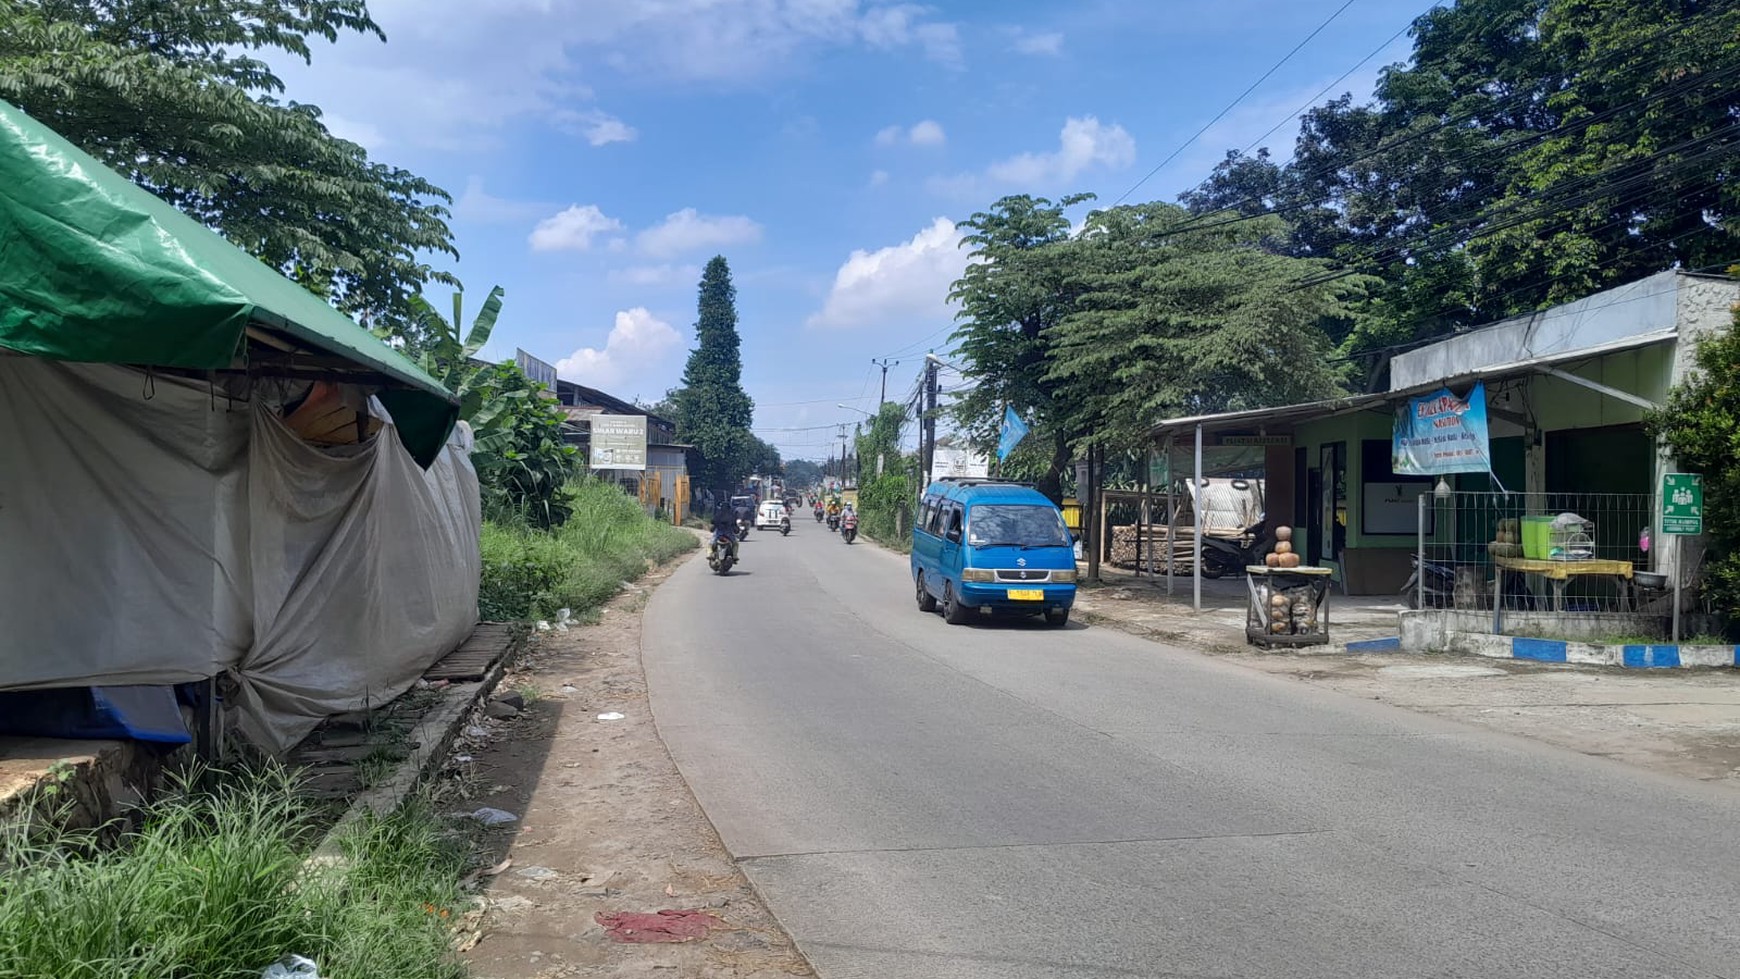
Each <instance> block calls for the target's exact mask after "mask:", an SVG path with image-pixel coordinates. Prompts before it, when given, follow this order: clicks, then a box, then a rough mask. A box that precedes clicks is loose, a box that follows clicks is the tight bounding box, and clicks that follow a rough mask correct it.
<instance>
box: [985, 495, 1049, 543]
mask: <svg viewBox="0 0 1740 979" xmlns="http://www.w3.org/2000/svg"><path fill="white" fill-rule="evenodd" d="M967 543H969V544H971V545H973V546H974V547H1067V546H1068V545H1069V543H1070V540H1069V529H1068V528H1066V527H1065V526H1064V525H1063V516H1062V515H1061V514H1059V513H1058V512H1057V509H1056V508H1055V507H1048V506H1033V505H1022V504H1010V503H982V504H980V505H978V506H975V507H973V508H972V510H971V511H970V512H969V513H968V514H967Z"/></svg>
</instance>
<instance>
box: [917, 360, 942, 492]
mask: <svg viewBox="0 0 1740 979" xmlns="http://www.w3.org/2000/svg"><path fill="white" fill-rule="evenodd" d="M941 363H942V362H941V361H939V360H937V359H936V355H935V354H925V355H924V416H923V423H924V427H923V429H922V431H923V433H924V434H923V436H922V437H921V439H920V442H919V446H920V448H921V449H922V452H921V454H920V459H921V460H922V462H923V464H924V471H923V472H921V473H920V474H919V482H920V483H921V484H928V482H929V480H930V472H931V467H932V466H933V464H934V463H935V461H936V375H937V367H938V366H939V365H940V364H941ZM920 488H921V489H922V488H923V486H922V485H921V487H920Z"/></svg>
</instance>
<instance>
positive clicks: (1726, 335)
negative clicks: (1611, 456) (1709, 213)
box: [1647, 313, 1740, 626]
mask: <svg viewBox="0 0 1740 979" xmlns="http://www.w3.org/2000/svg"><path fill="white" fill-rule="evenodd" d="M1697 364H1698V369H1697V371H1696V372H1694V373H1693V374H1692V375H1691V376H1689V377H1687V378H1686V379H1685V380H1684V381H1681V382H1680V383H1679V384H1678V385H1676V386H1675V387H1674V389H1673V390H1672V391H1671V392H1669V394H1668V400H1667V404H1666V405H1664V406H1663V407H1662V409H1661V410H1660V411H1657V412H1654V413H1652V414H1651V415H1650V417H1649V419H1648V422H1647V424H1648V426H1649V428H1650V430H1651V432H1652V433H1653V434H1654V435H1655V436H1656V437H1658V438H1660V439H1661V440H1662V441H1663V443H1665V444H1666V446H1667V448H1668V451H1669V452H1670V453H1671V454H1672V455H1673V457H1674V461H1675V463H1676V464H1677V465H1678V467H1679V468H1680V469H1682V470H1684V471H1685V472H1695V473H1702V474H1703V476H1704V515H1705V523H1704V530H1705V533H1707V534H1708V535H1709V541H1710V554H1709V557H1708V558H1707V559H1706V560H1705V563H1704V577H1703V593H1704V596H1705V597H1706V598H1708V599H1709V600H1710V601H1711V603H1712V605H1713V606H1714V608H1715V609H1716V610H1717V611H1718V612H1720V613H1721V614H1722V615H1724V616H1726V617H1727V618H1728V621H1729V623H1730V625H1731V626H1732V624H1733V623H1740V313H1737V314H1736V316H1735V318H1734V323H1733V326H1732V328H1731V329H1729V330H1726V331H1724V332H1721V333H1716V334H1712V335H1710V336H1707V337H1706V338H1705V339H1704V340H1702V341H1701V342H1700V343H1699V344H1698V353H1697Z"/></svg>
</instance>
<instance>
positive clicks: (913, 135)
mask: <svg viewBox="0 0 1740 979" xmlns="http://www.w3.org/2000/svg"><path fill="white" fill-rule="evenodd" d="M906 138H907V139H910V140H912V145H914V146H941V145H942V144H943V142H944V141H945V140H946V139H948V137H947V136H945V135H944V134H943V127H942V123H940V122H937V121H936V120H935V119H925V120H923V121H921V122H916V123H914V124H913V126H912V128H911V129H910V130H908V131H907V134H906Z"/></svg>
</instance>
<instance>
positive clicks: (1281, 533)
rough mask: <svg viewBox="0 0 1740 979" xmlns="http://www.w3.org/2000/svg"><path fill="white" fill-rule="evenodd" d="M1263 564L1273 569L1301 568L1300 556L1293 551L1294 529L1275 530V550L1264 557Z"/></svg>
mask: <svg viewBox="0 0 1740 979" xmlns="http://www.w3.org/2000/svg"><path fill="white" fill-rule="evenodd" d="M1263 563H1264V564H1266V565H1268V566H1269V567H1271V568H1297V567H1298V566H1299V555H1298V554H1296V553H1295V552H1294V551H1293V528H1291V527H1276V528H1275V549H1274V550H1273V551H1272V552H1270V553H1268V554H1265V555H1264V556H1263Z"/></svg>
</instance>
